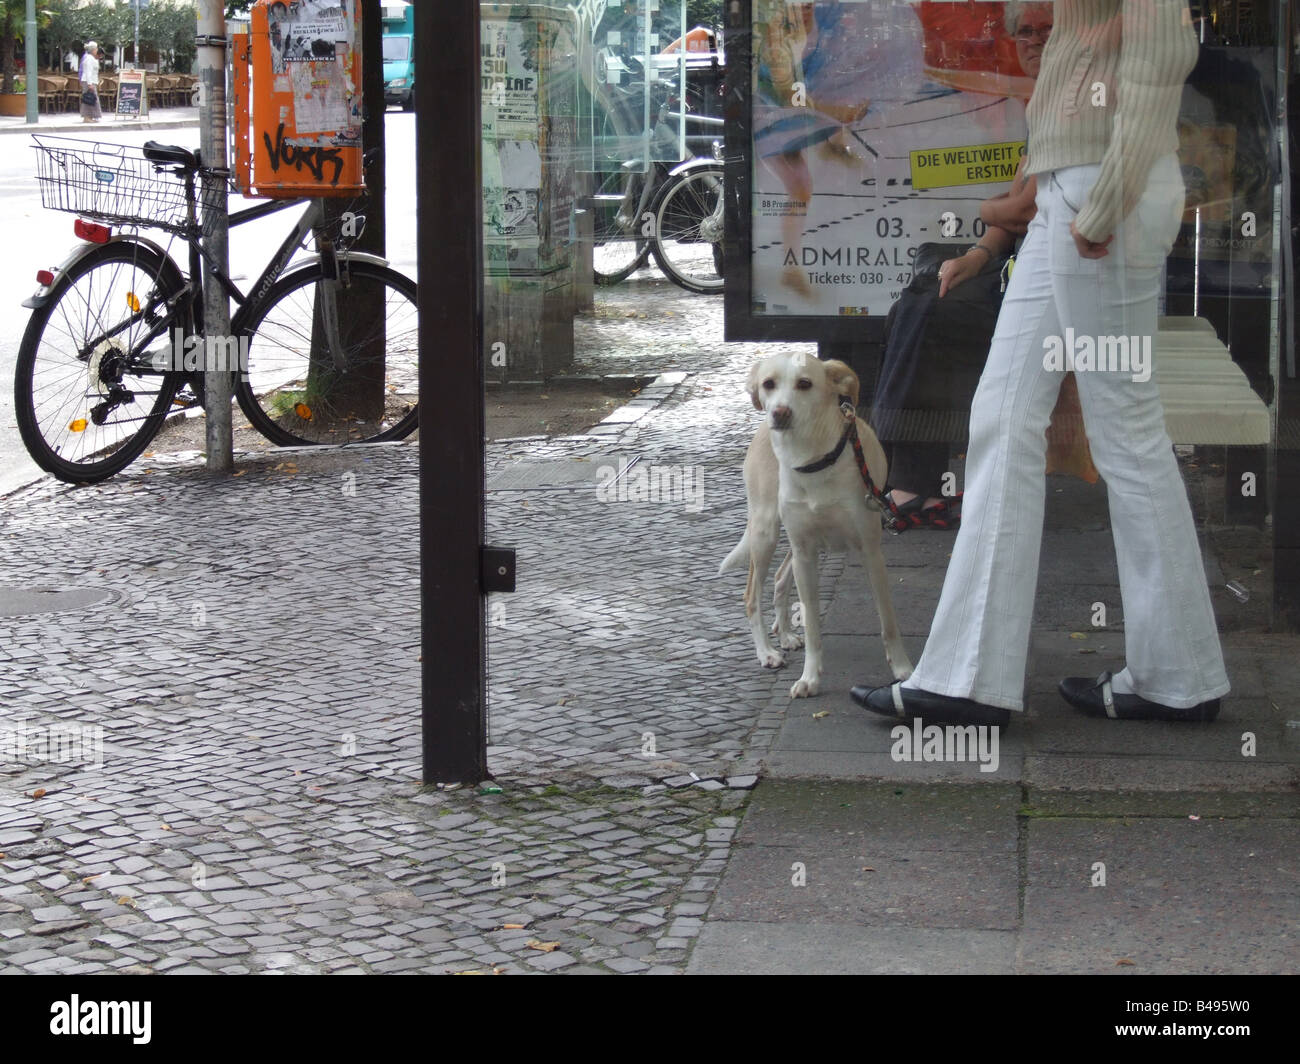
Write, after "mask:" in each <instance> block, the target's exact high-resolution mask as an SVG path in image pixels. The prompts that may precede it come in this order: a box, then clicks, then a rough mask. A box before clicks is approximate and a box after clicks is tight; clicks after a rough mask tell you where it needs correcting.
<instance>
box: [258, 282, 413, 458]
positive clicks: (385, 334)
mask: <svg viewBox="0 0 1300 1064" xmlns="http://www.w3.org/2000/svg"><path fill="white" fill-rule="evenodd" d="M347 273H348V274H349V276H350V282H349V283H348V284H346V285H343V286H340V287H339V289H338V290H337V293H336V298H337V302H338V320H339V339H340V341H341V351H340V354H341V355H342V358H343V361H344V366H342V367H340V366H339V365H337V364H336V362H335V359H334V356H333V354H332V353H331V352H330V350H329V345H328V343H327V342H326V341H325V339H324V331H325V330H324V324H323V315H322V309H321V307H322V300H321V297H320V291H321V290H320V288H319V286H320V285H323V284H330V283H333V282H331V281H329V280H327V279H326V277H325V274H324V271H323V270H322V268H321V266H320V264H319V263H317V264H314V265H312V266H310V267H307V268H305V269H302V270H299V271H296V272H294V273H291V274H287V275H286V276H284V277H282V278H280V280H278V281H277V282H276V283H275V284H274V285H273V286H272V287H271V290H270V291H269V292H268V293H267V295H266V298H265V299H264V300H263V301H262V302H261V303H259V304H258V305H257V306H255V307H254V308H253V309H252V311H251V317H250V318H249V319H248V320H247V321H246V322H243V321H239V322H237V323H236V330H235V331H236V333H237V335H239V337H240V342H241V345H242V344H245V343H246V344H247V349H246V355H245V358H246V362H245V365H244V367H243V372H241V373H240V374H239V376H238V378H237V380H236V383H235V396H236V398H237V399H238V400H239V405H240V408H241V409H242V410H243V411H244V414H245V415H246V416H247V417H248V420H249V421H250V422H251V423H252V424H253V427H254V428H256V429H257V430H258V431H259V432H260V433H262V435H263V436H265V437H266V438H267V439H269V440H270V441H271V442H273V443H278V444H280V445H282V446H286V447H293V446H301V445H303V444H325V443H379V442H382V441H385V440H400V439H402V438H403V437H405V436H408V435H410V434H411V433H412V432H413V431H414V430H415V427H416V425H417V424H418V423H419V415H418V411H417V404H418V399H419V360H418V354H419V332H418V327H417V318H416V307H415V294H416V287H415V282H414V281H412V280H411V279H410V278H409V277H406V276H405V275H404V274H401V273H398V272H397V271H396V270H393V269H389V268H388V267H386V266H378V265H375V264H373V263H369V262H352V263H350V264H349V265H348V269H347Z"/></svg>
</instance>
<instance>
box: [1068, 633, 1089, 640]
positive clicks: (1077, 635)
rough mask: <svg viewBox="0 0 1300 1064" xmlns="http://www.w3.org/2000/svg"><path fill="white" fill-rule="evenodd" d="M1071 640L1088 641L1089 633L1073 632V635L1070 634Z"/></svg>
mask: <svg viewBox="0 0 1300 1064" xmlns="http://www.w3.org/2000/svg"><path fill="white" fill-rule="evenodd" d="M1070 638H1071V639H1087V638H1088V633H1087V632H1071V633H1070Z"/></svg>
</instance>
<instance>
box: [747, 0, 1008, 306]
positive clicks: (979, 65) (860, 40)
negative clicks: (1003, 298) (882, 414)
mask: <svg viewBox="0 0 1300 1064" xmlns="http://www.w3.org/2000/svg"><path fill="white" fill-rule="evenodd" d="M751 10H752V16H753V45H752V49H753V51H752V93H753V109H752V114H753V125H752V149H753V155H752V158H753V160H754V164H753V173H752V185H751V194H752V202H751V206H750V219H751V254H752V275H751V276H752V284H751V291H750V297H751V298H750V304H751V305H750V313H751V314H752V316H753V317H754V318H755V319H759V318H762V317H763V316H765V315H770V316H780V317H799V316H807V317H810V318H812V317H816V318H824V317H828V316H835V317H843V316H864V315H872V316H880V317H883V316H884V315H885V314H886V313H887V312H888V310H889V307H890V305H891V304H892V303H893V302H894V300H895V299H897V298H898V295H899V293H900V292H901V291H902V289H903V288H904V287H905V286H906V285H907V283H908V281H910V279H911V264H912V260H913V258H914V256H915V254H916V249H917V247H918V246H919V245H920V244H923V243H926V242H927V241H951V242H960V241H968V242H974V241H975V240H977V239H978V238H979V237H980V236H981V235H982V233H983V231H984V230H983V223H982V222H981V221H980V220H979V205H980V202H981V201H982V200H984V199H987V198H988V197H990V196H994V195H997V194H999V193H1001V192H1004V191H1006V188H1007V186H1008V184H1009V183H1010V181H1011V179H1012V178H1013V177H1014V176H1015V172H1016V169H1017V166H1018V165H1019V163H1020V159H1021V156H1022V155H1023V153H1024V142H1025V136H1026V126H1025V104H1026V102H1027V101H1028V99H1029V96H1030V94H1031V93H1032V91H1033V80H1032V79H1031V78H1030V77H1029V76H1027V74H1026V72H1025V71H1024V70H1023V69H1022V67H1021V65H1020V61H1019V58H1018V55H1017V48H1016V40H1015V37H1014V34H1013V32H1011V31H1010V30H1009V29H1008V27H1007V25H1006V23H1005V20H1004V14H1005V13H1004V4H1002V3H1000V2H997V3H994V2H980V0H961V2H950V0H817V2H814V3H781V2H777V0H752V9H751Z"/></svg>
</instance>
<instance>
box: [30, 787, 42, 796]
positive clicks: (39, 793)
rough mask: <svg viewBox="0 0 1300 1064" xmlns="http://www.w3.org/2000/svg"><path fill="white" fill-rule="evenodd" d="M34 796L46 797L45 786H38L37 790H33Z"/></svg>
mask: <svg viewBox="0 0 1300 1064" xmlns="http://www.w3.org/2000/svg"><path fill="white" fill-rule="evenodd" d="M32 797H33V798H44V797H45V788H44V787H37V788H36V790H34V791H32Z"/></svg>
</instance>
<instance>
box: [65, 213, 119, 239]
mask: <svg viewBox="0 0 1300 1064" xmlns="http://www.w3.org/2000/svg"><path fill="white" fill-rule="evenodd" d="M72 231H73V232H74V233H76V234H77V236H79V237H80V238H81V239H82V240H89V241H90V242H91V243H92V244H107V243H108V238H109V237H111V236H112V235H113V231H112V230H111V229H110V228H109V227H108V226H106V225H96V224H95V223H94V222H84V221H82V220H81V219H80V218H78V219H77V220H76V221H75V222H73V223H72Z"/></svg>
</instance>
